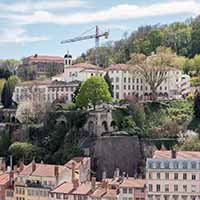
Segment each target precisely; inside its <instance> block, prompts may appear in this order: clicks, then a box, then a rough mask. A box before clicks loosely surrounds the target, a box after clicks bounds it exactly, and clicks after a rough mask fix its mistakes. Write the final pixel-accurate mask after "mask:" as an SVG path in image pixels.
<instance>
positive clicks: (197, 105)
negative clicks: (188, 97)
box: [194, 91, 200, 119]
mask: <svg viewBox="0 0 200 200" xmlns="http://www.w3.org/2000/svg"><path fill="white" fill-rule="evenodd" d="M194 116H195V118H198V119H200V92H199V91H198V92H196V95H195V98H194Z"/></svg>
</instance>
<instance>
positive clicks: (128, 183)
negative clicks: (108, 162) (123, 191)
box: [120, 177, 145, 188]
mask: <svg viewBox="0 0 200 200" xmlns="http://www.w3.org/2000/svg"><path fill="white" fill-rule="evenodd" d="M144 186H145V179H134V178H131V177H129V178H124V181H123V182H122V183H121V185H120V187H132V188H144Z"/></svg>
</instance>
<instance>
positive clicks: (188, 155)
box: [153, 151, 200, 160]
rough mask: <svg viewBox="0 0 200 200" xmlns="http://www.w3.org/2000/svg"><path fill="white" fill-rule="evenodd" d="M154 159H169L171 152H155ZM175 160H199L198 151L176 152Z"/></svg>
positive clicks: (199, 153) (199, 152)
mask: <svg viewBox="0 0 200 200" xmlns="http://www.w3.org/2000/svg"><path fill="white" fill-rule="evenodd" d="M153 158H154V159H171V151H155V152H154V155H153ZM176 158H177V159H180V160H184V159H200V151H177V152H176Z"/></svg>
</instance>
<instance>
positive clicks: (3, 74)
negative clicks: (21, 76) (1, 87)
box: [0, 68, 12, 79]
mask: <svg viewBox="0 0 200 200" xmlns="http://www.w3.org/2000/svg"><path fill="white" fill-rule="evenodd" d="M11 75H12V73H11V72H10V71H9V70H8V69H5V68H0V78H1V79H2V78H4V79H8V78H9V77H10V76H11Z"/></svg>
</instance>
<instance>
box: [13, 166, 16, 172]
mask: <svg viewBox="0 0 200 200" xmlns="http://www.w3.org/2000/svg"><path fill="white" fill-rule="evenodd" d="M13 170H14V171H13V172H14V173H17V165H14V169H13Z"/></svg>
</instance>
